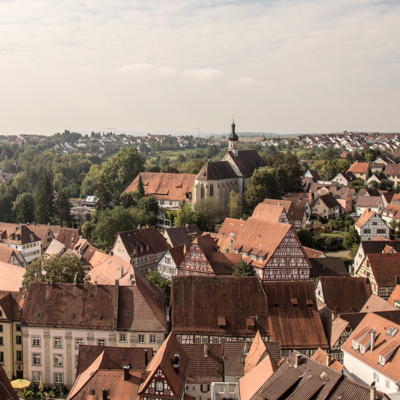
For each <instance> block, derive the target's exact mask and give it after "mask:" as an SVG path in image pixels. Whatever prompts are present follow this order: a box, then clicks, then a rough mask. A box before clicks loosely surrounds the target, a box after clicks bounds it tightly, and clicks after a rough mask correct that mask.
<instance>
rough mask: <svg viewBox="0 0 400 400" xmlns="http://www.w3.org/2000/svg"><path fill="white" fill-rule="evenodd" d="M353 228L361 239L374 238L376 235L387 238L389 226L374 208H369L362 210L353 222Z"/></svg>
mask: <svg viewBox="0 0 400 400" xmlns="http://www.w3.org/2000/svg"><path fill="white" fill-rule="evenodd" d="M355 229H356V231H357V232H358V234H359V235H360V238H361V240H374V239H375V238H376V237H377V236H381V237H384V238H385V239H389V227H388V226H387V225H386V223H385V222H384V221H383V220H382V218H381V217H380V216H379V215H378V214H377V213H376V212H375V211H374V210H371V209H369V208H366V209H365V210H364V212H363V214H362V215H361V217H360V219H359V220H358V221H357V222H356V223H355Z"/></svg>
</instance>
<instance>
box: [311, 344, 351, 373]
mask: <svg viewBox="0 0 400 400" xmlns="http://www.w3.org/2000/svg"><path fill="white" fill-rule="evenodd" d="M311 360H314V361H317V362H319V363H320V364H322V365H326V366H327V367H329V368H332V369H334V370H335V371H338V372H340V371H341V370H342V369H343V368H344V366H343V364H342V363H340V362H339V361H337V360H335V359H334V358H333V357H332V356H330V355H329V354H328V353H327V352H326V351H324V350H322V349H318V350H317V351H316V352H315V353H314V355H313V356H312V357H311Z"/></svg>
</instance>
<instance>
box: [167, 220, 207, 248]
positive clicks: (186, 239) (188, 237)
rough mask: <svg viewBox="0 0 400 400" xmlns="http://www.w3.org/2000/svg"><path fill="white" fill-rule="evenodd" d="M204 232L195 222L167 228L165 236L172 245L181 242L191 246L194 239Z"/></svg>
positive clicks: (177, 244)
mask: <svg viewBox="0 0 400 400" xmlns="http://www.w3.org/2000/svg"><path fill="white" fill-rule="evenodd" d="M202 234H203V232H202V231H201V230H200V229H199V228H198V226H197V225H195V224H194V225H188V226H181V227H174V228H166V229H165V231H164V237H165V238H167V241H168V243H169V244H170V245H171V246H172V247H175V246H179V245H181V244H185V245H186V246H187V247H189V246H190V244H191V243H192V241H193V240H194V239H196V238H197V237H199V236H201V235H202Z"/></svg>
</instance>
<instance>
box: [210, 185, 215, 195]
mask: <svg viewBox="0 0 400 400" xmlns="http://www.w3.org/2000/svg"><path fill="white" fill-rule="evenodd" d="M213 196H214V186H213V184H211V185H210V197H213Z"/></svg>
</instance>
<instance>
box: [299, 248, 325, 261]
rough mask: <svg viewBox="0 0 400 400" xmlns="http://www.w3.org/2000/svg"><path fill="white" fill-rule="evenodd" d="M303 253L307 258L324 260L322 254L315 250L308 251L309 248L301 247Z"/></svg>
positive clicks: (323, 254)
mask: <svg viewBox="0 0 400 400" xmlns="http://www.w3.org/2000/svg"><path fill="white" fill-rule="evenodd" d="M303 249H304V251H305V253H306V254H307V257H308V258H326V255H325V253H324V252H322V251H320V250H316V249H310V248H309V247H306V246H303Z"/></svg>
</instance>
